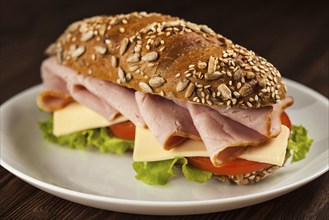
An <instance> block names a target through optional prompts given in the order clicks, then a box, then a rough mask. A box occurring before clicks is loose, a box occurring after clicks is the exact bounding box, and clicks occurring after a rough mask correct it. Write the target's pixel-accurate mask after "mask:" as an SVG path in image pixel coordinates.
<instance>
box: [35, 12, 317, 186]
mask: <svg viewBox="0 0 329 220" xmlns="http://www.w3.org/2000/svg"><path fill="white" fill-rule="evenodd" d="M46 53H47V55H48V56H49V57H48V58H47V59H45V60H44V61H43V63H42V66H41V74H42V80H43V83H42V88H41V91H40V93H39V95H38V97H37V105H38V107H39V108H40V109H41V110H42V111H45V112H49V113H50V115H49V119H48V120H47V121H45V122H42V123H40V127H41V130H43V131H44V137H45V138H46V139H47V140H49V141H52V142H54V143H57V144H59V145H66V146H68V147H71V148H87V149H89V148H90V147H93V148H95V147H96V148H98V149H99V150H100V151H102V152H114V153H119V154H122V153H125V152H127V151H131V152H133V153H132V157H133V160H134V162H133V168H134V170H135V171H136V178H137V179H139V180H142V181H143V182H145V183H147V184H165V183H167V182H168V181H169V180H170V179H171V178H172V177H173V176H175V175H176V174H177V172H178V171H177V170H179V169H181V170H182V173H183V175H184V176H185V177H186V178H187V179H189V180H192V181H196V182H204V181H207V180H208V179H210V178H211V177H215V178H217V179H219V180H220V181H222V182H231V183H236V184H251V183H255V182H259V181H260V180H262V179H264V178H265V177H267V176H268V175H269V174H272V173H274V172H275V171H276V170H277V169H278V168H280V167H282V166H283V165H284V163H285V162H286V161H287V159H288V158H289V157H290V156H291V155H292V156H293V159H292V160H293V161H298V160H300V159H303V158H304V157H305V155H306V153H307V152H308V150H309V148H310V145H311V143H312V139H310V138H309V137H308V135H307V130H306V129H305V128H304V127H303V126H295V125H292V124H291V122H290V119H289V116H288V115H287V114H286V112H285V109H286V108H287V107H289V106H290V105H292V104H293V98H292V97H289V96H287V95H286V93H287V87H286V85H285V83H284V80H283V79H282V77H281V74H280V72H279V71H278V70H277V69H276V68H275V67H274V66H273V65H272V64H271V63H269V62H268V61H267V60H266V59H265V58H263V57H260V56H258V55H257V54H255V53H254V52H253V51H251V50H248V49H246V48H244V47H242V46H240V45H238V44H235V43H233V42H232V41H231V40H229V39H227V38H225V37H223V36H222V35H220V34H217V33H215V32H214V31H213V30H212V29H211V28H209V27H208V26H206V25H198V24H195V23H191V22H188V21H185V20H183V19H180V18H177V17H172V16H168V15H162V14H158V13H145V12H141V13H137V12H134V13H130V14H125V15H115V16H95V17H91V18H87V19H84V20H82V21H77V22H75V23H73V24H71V25H70V26H69V27H68V28H67V29H66V30H65V32H64V33H63V34H62V35H61V36H60V37H59V38H58V39H57V40H56V41H55V42H54V43H53V44H51V45H50V46H49V47H48V49H47V50H46Z"/></svg>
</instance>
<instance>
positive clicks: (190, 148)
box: [133, 127, 209, 161]
mask: <svg viewBox="0 0 329 220" xmlns="http://www.w3.org/2000/svg"><path fill="white" fill-rule="evenodd" d="M174 157H209V154H208V152H207V150H206V148H205V146H204V144H203V143H202V142H201V141H195V140H192V139H188V140H187V141H185V142H183V143H182V144H181V145H179V146H178V147H175V148H172V149H170V150H164V148H163V147H162V146H161V145H160V144H159V143H158V141H157V140H156V139H155V137H154V136H153V134H152V133H151V132H150V130H149V129H145V128H141V127H136V134H135V145H134V153H133V159H134V161H159V160H167V159H172V158H174Z"/></svg>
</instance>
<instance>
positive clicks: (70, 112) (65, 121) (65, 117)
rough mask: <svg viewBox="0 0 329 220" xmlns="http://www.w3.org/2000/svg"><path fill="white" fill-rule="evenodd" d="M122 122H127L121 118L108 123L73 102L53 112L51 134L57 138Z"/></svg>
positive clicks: (88, 109) (96, 114)
mask: <svg viewBox="0 0 329 220" xmlns="http://www.w3.org/2000/svg"><path fill="white" fill-rule="evenodd" d="M123 121H127V119H126V118H125V117H123V116H119V117H117V118H115V119H114V120H111V121H109V120H107V119H106V118H104V117H103V116H101V115H99V114H98V113H96V112H94V111H93V110H91V109H90V108H88V107H86V106H84V105H81V104H79V103H76V102H74V103H71V104H69V105H67V106H66V107H65V108H63V109H60V110H58V111H55V112H54V125H53V132H54V135H55V136H59V135H65V134H70V133H73V132H77V131H82V130H86V129H92V128H99V127H105V126H111V125H113V124H117V123H120V122H123Z"/></svg>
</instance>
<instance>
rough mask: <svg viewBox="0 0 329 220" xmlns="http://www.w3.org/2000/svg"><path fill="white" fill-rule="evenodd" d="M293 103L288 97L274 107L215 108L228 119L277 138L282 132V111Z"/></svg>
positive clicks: (269, 136)
mask: <svg viewBox="0 0 329 220" xmlns="http://www.w3.org/2000/svg"><path fill="white" fill-rule="evenodd" d="M292 103H293V99H292V98H291V97H286V98H285V99H284V100H282V101H281V102H278V103H276V104H275V105H273V106H269V107H264V108H258V109H234V108H233V109H226V108H219V107H213V109H214V110H216V111H217V112H218V113H219V114H221V115H223V116H225V117H228V118H230V119H232V120H234V121H236V122H238V123H240V124H242V125H244V126H246V127H248V128H251V129H253V130H255V131H257V132H258V133H260V134H262V135H264V136H266V137H268V138H274V137H277V136H278V135H279V134H280V132H281V120H280V116H281V113H282V111H283V110H284V109H285V108H286V107H288V106H290V105H291V104H292Z"/></svg>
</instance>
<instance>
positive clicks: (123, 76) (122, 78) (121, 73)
mask: <svg viewBox="0 0 329 220" xmlns="http://www.w3.org/2000/svg"><path fill="white" fill-rule="evenodd" d="M118 77H119V79H120V81H121V82H122V83H125V82H126V81H127V80H126V74H125V72H124V71H123V69H122V68H121V67H119V68H118Z"/></svg>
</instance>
